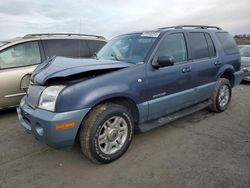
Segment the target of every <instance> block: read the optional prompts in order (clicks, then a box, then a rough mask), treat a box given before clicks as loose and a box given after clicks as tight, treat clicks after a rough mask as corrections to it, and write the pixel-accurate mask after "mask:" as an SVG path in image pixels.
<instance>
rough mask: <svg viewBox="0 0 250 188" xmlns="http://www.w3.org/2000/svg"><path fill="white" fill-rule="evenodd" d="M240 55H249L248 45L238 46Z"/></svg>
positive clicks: (249, 47)
mask: <svg viewBox="0 0 250 188" xmlns="http://www.w3.org/2000/svg"><path fill="white" fill-rule="evenodd" d="M239 50H240V56H241V57H250V46H239Z"/></svg>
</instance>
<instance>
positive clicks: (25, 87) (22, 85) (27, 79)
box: [20, 73, 31, 93]
mask: <svg viewBox="0 0 250 188" xmlns="http://www.w3.org/2000/svg"><path fill="white" fill-rule="evenodd" d="M30 78H31V73H28V74H25V75H24V76H23V77H22V79H21V82H20V89H22V90H24V91H25V92H26V93H27V90H28V88H29V85H30Z"/></svg>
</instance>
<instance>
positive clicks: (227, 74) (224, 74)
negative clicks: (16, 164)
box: [220, 71, 234, 87]
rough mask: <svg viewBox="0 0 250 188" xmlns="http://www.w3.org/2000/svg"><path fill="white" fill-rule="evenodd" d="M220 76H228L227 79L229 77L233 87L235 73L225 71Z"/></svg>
mask: <svg viewBox="0 0 250 188" xmlns="http://www.w3.org/2000/svg"><path fill="white" fill-rule="evenodd" d="M220 78H226V79H228V80H229V82H230V84H231V87H233V86H234V75H233V73H232V72H229V71H227V72H224V73H223V74H222V75H221V76H220Z"/></svg>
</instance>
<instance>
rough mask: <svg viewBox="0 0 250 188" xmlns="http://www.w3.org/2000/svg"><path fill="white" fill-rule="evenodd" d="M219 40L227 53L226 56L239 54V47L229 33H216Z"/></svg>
mask: <svg viewBox="0 0 250 188" xmlns="http://www.w3.org/2000/svg"><path fill="white" fill-rule="evenodd" d="M216 36H217V38H218V39H219V41H220V43H221V46H222V48H223V50H224V52H225V54H228V55H230V54H235V53H239V50H238V48H237V45H236V43H235V40H234V39H233V37H231V36H230V35H229V33H226V32H225V33H216Z"/></svg>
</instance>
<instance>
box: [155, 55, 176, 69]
mask: <svg viewBox="0 0 250 188" xmlns="http://www.w3.org/2000/svg"><path fill="white" fill-rule="evenodd" d="M173 65H174V57H173V56H159V57H158V59H157V61H154V62H153V63H152V66H153V67H155V68H161V67H168V66H173Z"/></svg>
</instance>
